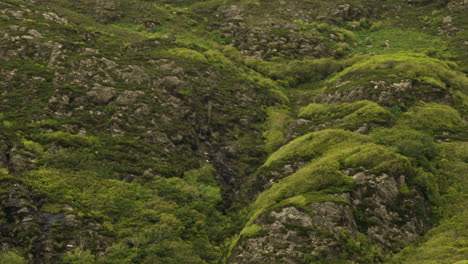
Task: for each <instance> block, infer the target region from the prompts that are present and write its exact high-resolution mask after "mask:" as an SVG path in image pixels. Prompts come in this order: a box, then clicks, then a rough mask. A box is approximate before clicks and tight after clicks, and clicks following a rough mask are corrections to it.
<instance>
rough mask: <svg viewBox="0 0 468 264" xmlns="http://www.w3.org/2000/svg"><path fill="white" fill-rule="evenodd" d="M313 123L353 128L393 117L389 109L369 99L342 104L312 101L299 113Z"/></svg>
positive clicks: (384, 121) (385, 122) (378, 122)
mask: <svg viewBox="0 0 468 264" xmlns="http://www.w3.org/2000/svg"><path fill="white" fill-rule="evenodd" d="M298 116H299V117H301V118H307V119H309V120H311V121H312V122H313V123H314V124H323V123H325V122H331V123H332V127H336V128H344V129H350V130H354V129H357V128H359V127H360V126H362V125H363V124H367V125H386V124H391V123H392V120H393V117H392V115H391V113H390V111H389V110H387V109H385V108H383V107H382V106H380V105H378V104H376V103H374V102H371V101H357V102H353V103H343V104H316V103H312V104H309V105H308V106H306V107H304V108H302V109H301V111H300V113H299V115H298Z"/></svg>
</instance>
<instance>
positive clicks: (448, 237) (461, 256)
mask: <svg viewBox="0 0 468 264" xmlns="http://www.w3.org/2000/svg"><path fill="white" fill-rule="evenodd" d="M467 212H468V210H465V211H462V212H459V213H458V214H457V215H456V216H454V217H453V218H450V219H447V220H445V221H444V222H442V224H441V225H440V226H438V227H436V228H434V229H432V230H430V231H429V232H428V234H426V235H425V241H424V242H422V243H420V244H419V245H415V246H410V247H408V248H405V249H404V250H403V251H401V252H400V253H399V254H397V255H396V256H395V257H394V260H393V261H392V262H391V263H405V264H406V263H408V264H410V263H421V264H436V263H437V264H445V263H446V264H452V263H459V262H460V263H465V262H464V261H466V259H467V258H468V239H467V237H468V232H467V230H468V224H467V222H466V221H465V220H466V219H467V217H468V213H467Z"/></svg>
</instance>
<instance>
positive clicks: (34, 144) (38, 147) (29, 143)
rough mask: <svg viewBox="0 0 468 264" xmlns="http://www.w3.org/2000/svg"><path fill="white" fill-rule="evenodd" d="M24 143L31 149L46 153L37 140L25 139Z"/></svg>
mask: <svg viewBox="0 0 468 264" xmlns="http://www.w3.org/2000/svg"><path fill="white" fill-rule="evenodd" d="M22 143H23V146H24V147H25V148H26V149H27V150H29V151H32V152H35V153H38V154H42V153H44V148H43V147H42V145H41V144H39V143H37V142H34V141H31V140H23V142H22Z"/></svg>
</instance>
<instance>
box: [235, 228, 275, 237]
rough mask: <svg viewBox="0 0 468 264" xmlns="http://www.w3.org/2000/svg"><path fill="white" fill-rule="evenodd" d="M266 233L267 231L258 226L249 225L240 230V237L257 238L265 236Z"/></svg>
mask: <svg viewBox="0 0 468 264" xmlns="http://www.w3.org/2000/svg"><path fill="white" fill-rule="evenodd" d="M267 232H268V231H267V230H266V229H264V228H263V227H262V226H260V225H251V226H248V227H246V228H244V229H242V232H241V233H240V235H241V237H242V238H243V239H249V238H253V237H257V236H262V235H266V234H267Z"/></svg>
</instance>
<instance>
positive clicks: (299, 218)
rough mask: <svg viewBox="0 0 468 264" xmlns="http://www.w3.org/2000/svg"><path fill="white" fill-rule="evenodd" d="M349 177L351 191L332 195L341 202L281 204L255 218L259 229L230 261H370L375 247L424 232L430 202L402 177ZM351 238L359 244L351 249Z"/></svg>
mask: <svg viewBox="0 0 468 264" xmlns="http://www.w3.org/2000/svg"><path fill="white" fill-rule="evenodd" d="M350 176H351V175H350ZM351 177H352V178H353V179H354V180H355V181H356V186H355V187H354V189H353V190H352V191H350V192H346V193H336V194H334V195H335V196H336V197H338V198H340V199H342V202H332V201H328V202H321V203H312V204H309V205H307V206H306V207H304V208H299V207H283V208H281V209H277V210H273V211H271V212H269V213H266V214H264V215H263V216H261V217H259V218H258V219H257V220H256V221H255V224H256V225H258V226H261V228H262V230H263V232H261V233H260V234H258V235H255V236H254V237H242V236H241V240H240V242H238V244H237V245H236V247H235V248H234V250H233V251H232V254H231V258H230V260H229V263H278V262H286V263H303V261H304V260H313V259H323V260H325V261H338V260H341V261H344V260H348V261H349V260H354V261H356V262H358V263H369V262H368V261H373V260H376V259H379V258H380V257H381V256H380V253H379V252H380V251H379V250H377V249H376V248H380V249H381V250H383V251H388V250H390V251H399V250H400V249H401V248H402V247H404V246H405V245H408V244H411V243H414V242H416V239H417V238H418V237H419V236H421V235H422V234H424V233H425V232H426V231H427V230H428V228H429V226H430V225H429V221H428V218H429V216H430V208H429V205H428V204H427V203H426V202H425V200H424V196H423V195H422V193H421V192H419V191H418V190H416V189H413V190H411V191H409V190H408V191H405V192H402V191H401V190H402V189H404V188H407V187H406V186H407V185H406V184H407V183H406V181H405V176H403V175H401V176H399V177H393V176H389V175H387V174H382V175H373V174H369V173H366V172H359V173H357V174H355V175H352V176H351ZM353 241H354V242H353ZM357 241H359V242H357ZM355 242H357V243H358V244H357V246H356V247H355V248H352V247H350V244H352V243H355ZM366 243H367V244H366ZM370 245H374V246H375V247H376V248H373V247H374V246H370ZM366 247H367V249H366ZM363 251H368V252H367V253H368V256H367V257H368V258H363V256H362V252H363Z"/></svg>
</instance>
